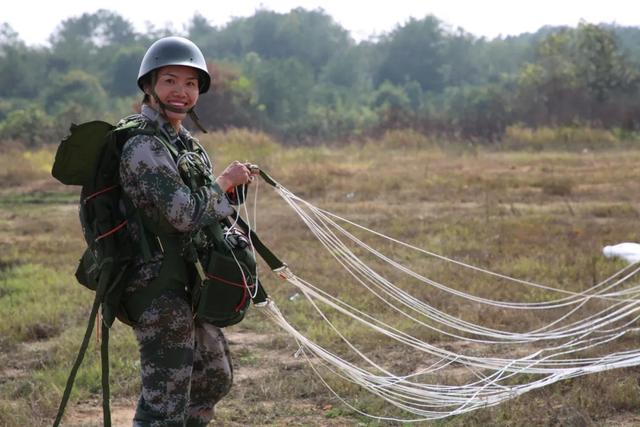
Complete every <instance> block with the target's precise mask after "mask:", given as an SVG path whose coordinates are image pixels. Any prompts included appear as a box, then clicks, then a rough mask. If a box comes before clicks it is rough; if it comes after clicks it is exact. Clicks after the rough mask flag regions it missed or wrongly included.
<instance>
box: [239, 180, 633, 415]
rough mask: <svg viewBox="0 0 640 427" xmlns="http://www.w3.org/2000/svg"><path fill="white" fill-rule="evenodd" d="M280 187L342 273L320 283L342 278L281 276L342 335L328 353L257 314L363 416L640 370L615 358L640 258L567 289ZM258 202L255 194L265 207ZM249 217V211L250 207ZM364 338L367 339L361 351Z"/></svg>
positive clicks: (485, 402)
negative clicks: (443, 270) (434, 267)
mask: <svg viewBox="0 0 640 427" xmlns="http://www.w3.org/2000/svg"><path fill="white" fill-rule="evenodd" d="M274 188H275V191H276V193H277V194H278V195H279V196H280V197H281V198H282V199H283V200H284V201H285V202H286V203H287V204H288V205H289V206H290V208H291V209H292V210H293V211H294V212H295V213H296V214H297V215H298V216H299V218H300V219H301V221H302V223H303V224H304V225H305V226H306V228H308V230H309V231H310V233H311V234H309V236H310V237H311V236H313V238H312V240H313V241H314V242H315V243H316V244H317V243H318V242H319V244H320V245H321V246H323V247H324V248H325V249H326V251H327V252H328V254H330V255H328V257H329V260H331V259H332V258H333V261H335V262H336V263H337V264H336V266H337V268H336V270H335V271H326V272H325V273H324V274H323V275H321V277H324V278H325V279H326V280H327V281H329V282H333V286H331V287H328V286H321V285H317V284H314V283H311V282H310V281H307V280H305V279H303V278H302V277H300V276H298V275H297V274H296V273H295V271H294V270H295V268H294V266H291V267H287V268H285V269H283V270H282V271H280V272H279V275H280V276H281V278H283V279H285V280H286V281H287V282H288V283H290V284H291V285H293V286H294V287H295V288H296V289H295V294H294V295H293V296H292V298H290V299H292V300H293V299H294V298H293V297H296V298H295V302H296V304H297V303H305V304H308V307H309V312H308V314H309V315H311V314H313V315H314V316H316V317H317V319H318V320H319V321H322V323H323V325H322V328H321V330H322V331H323V333H325V334H332V335H333V338H334V339H333V340H325V341H327V342H329V343H330V344H325V345H324V346H323V345H320V344H319V343H318V342H317V341H321V340H318V339H315V340H314V339H311V338H309V337H308V336H305V334H304V333H302V332H300V331H299V330H298V329H297V328H296V327H295V326H294V325H293V324H292V323H294V322H289V321H288V320H287V318H286V316H285V315H283V313H282V312H281V311H280V309H279V308H278V306H277V305H276V303H275V302H274V301H273V300H269V301H268V302H267V303H264V304H262V305H261V308H260V310H261V311H262V312H263V313H265V314H266V315H267V316H268V317H269V318H270V319H271V320H273V321H274V322H275V323H276V324H277V325H279V326H280V327H281V328H282V329H283V330H284V331H286V332H287V333H288V334H289V335H291V336H292V337H293V338H294V339H295V341H296V345H297V346H298V351H297V352H296V356H297V357H303V358H305V359H306V360H307V361H308V362H309V364H310V366H311V367H312V369H313V371H315V373H316V374H317V375H318V377H319V378H320V380H321V381H322V383H324V385H325V386H326V387H328V389H329V390H330V391H331V393H333V394H334V395H335V397H336V398H337V399H339V400H340V401H341V402H342V403H343V404H344V405H346V406H348V407H350V408H351V409H352V410H353V411H355V412H357V413H360V414H362V415H365V416H368V417H373V418H376V419H380V420H389V421H397V422H418V421H425V420H436V419H441V418H445V417H449V416H452V415H457V414H463V413H467V412H470V411H474V410H477V409H480V408H486V407H489V406H494V405H497V404H500V403H502V402H505V401H506V400H508V399H513V398H514V397H517V396H520V395H522V394H523V393H526V392H528V391H532V390H536V389H539V388H541V387H544V386H547V385H550V384H553V383H556V382H558V381H561V380H565V379H569V378H575V377H579V376H582V375H586V374H590V373H596V372H603V371H607V370H611V369H617V368H623V367H630V366H636V365H639V364H640V349H637V348H636V349H631V350H625V351H617V352H613V353H611V352H610V351H611V348H612V347H613V346H612V343H613V342H614V341H616V342H618V341H620V340H622V339H623V337H625V336H627V337H628V336H631V335H632V334H634V333H635V332H637V330H638V327H637V323H636V322H637V321H638V318H639V317H640V299H639V298H638V295H639V294H640V285H637V284H633V282H634V281H633V280H630V279H631V278H632V277H633V276H635V275H636V274H637V273H638V271H639V270H640V264H636V263H633V262H631V263H629V264H628V265H627V266H626V267H624V268H622V269H621V270H619V271H617V272H615V273H614V274H612V275H611V276H609V277H607V278H605V279H604V280H602V281H600V282H599V283H596V284H594V285H593V286H590V287H589V288H588V289H585V290H582V291H579V292H575V291H568V290H563V289H559V288H554V287H551V286H546V285H544V284H540V283H534V282H531V281H527V280H521V279H517V278H512V277H509V276H506V275H503V274H500V273H496V272H493V271H489V270H487V269H483V268H480V267H477V266H473V265H470V264H467V263H464V262H461V261H459V260H455V259H452V258H448V257H444V256H442V255H438V254H436V253H433V252H430V251H428V250H425V249H421V248H419V247H417V246H414V245H411V244H408V243H404V242H402V241H400V240H397V239H394V238H392V237H389V236H387V235H384V234H382V233H379V232H377V231H374V230H372V229H369V228H367V227H364V226H362V225H359V224H357V223H355V222H354V221H351V220H348V219H346V218H343V217H340V216H338V215H336V214H333V213H331V212H329V211H327V210H324V209H320V208H318V207H316V206H314V205H312V204H311V203H309V202H307V201H305V200H303V199H302V198H300V197H298V196H296V195H295V194H293V193H292V192H290V191H289V190H287V189H286V188H284V187H283V186H282V185H280V184H278V183H276V185H275V186H274ZM257 194H258V191H257V188H256V190H255V203H256V204H257ZM254 209H255V206H254ZM245 213H246V214H247V215H249V212H248V211H247V208H246V205H245ZM253 217H254V219H253V221H250V223H253V224H252V225H251V226H252V227H255V210H254V213H253ZM316 240H317V241H316ZM370 240H375V241H376V242H381V243H382V244H380V245H376V246H383V247H384V248H385V252H387V254H385V253H383V252H382V251H381V250H379V249H376V248H374V247H373V246H372V245H370V243H367V242H368V241H370ZM305 244H306V243H305ZM637 247H638V248H640V246H637ZM615 249H616V248H611V247H607V248H605V255H609V256H610V255H612V254H613V255H615ZM618 249H619V248H618ZM623 249H625V248H623ZM626 249H629V248H626ZM631 249H634V248H631ZM305 251H306V249H305ZM407 254H413V255H412V256H407ZM622 255H623V256H624V254H622ZM633 256H634V255H633V254H632V255H631V260H632V261H635V260H636V259H633ZM635 256H636V257H637V256H638V254H635ZM315 258H317V256H316V254H315V253H314V259H315ZM405 259H418V260H419V261H418V263H424V262H428V261H431V262H438V263H443V264H446V265H447V266H448V267H450V268H452V269H454V270H456V271H458V272H466V274H469V275H471V277H476V276H477V277H476V278H475V279H474V278H472V279H469V280H481V281H482V283H483V286H485V287H486V286H495V287H496V288H497V287H502V288H505V287H521V288H522V291H518V292H516V295H523V298H522V300H521V301H509V300H506V299H508V298H504V300H497V299H492V298H487V297H486V296H485V297H483V296H481V294H482V292H464V291H461V290H460V289H459V287H458V289H456V287H454V286H447V285H446V284H444V283H441V282H439V281H437V280H434V279H431V278H429V277H426V275H425V273H424V272H419V271H417V270H420V268H415V266H414V265H411V266H409V265H407V264H411V263H407V262H405ZM638 259H640V258H638ZM333 261H332V262H333ZM338 270H339V271H340V272H341V274H338V273H337V271H338ZM453 277H460V278H462V277H464V276H462V275H459V276H456V275H454V276H453ZM343 280H345V282H344V283H343V282H342V281H343ZM461 280H463V279H461ZM336 281H339V282H340V283H338V284H337V286H336V283H335V282H336ZM399 283H401V284H406V283H410V284H411V285H412V286H413V288H412V289H413V290H416V289H417V290H419V292H417V293H419V294H420V295H423V297H422V298H418V297H416V296H413V295H412V293H416V292H409V291H407V288H408V287H407V286H402V285H399ZM323 288H325V289H323ZM327 288H331V289H333V290H334V291H333V292H329V291H328V290H327ZM335 289H340V290H341V291H343V292H336V291H335ZM471 289H475V288H473V287H471ZM511 289H512V288H511ZM430 292H435V293H439V294H440V295H444V296H445V300H449V302H450V303H449V305H448V307H451V308H455V310H449V311H450V312H451V311H454V312H455V313H454V314H451V313H450V314H448V313H447V310H446V307H447V304H444V305H445V309H443V308H442V307H439V308H436V307H435V306H434V305H435V304H431V305H430V304H429V303H428V300H429V298H428V297H424V295H429V293H430ZM498 294H500V293H499V292H498ZM346 295H350V296H352V298H345V296H346ZM532 295H533V296H532ZM346 300H348V301H346ZM460 307H473V310H472V311H473V313H475V315H471V316H466V320H465V316H462V315H460V313H461V308H460ZM490 312H491V313H497V315H498V316H504V317H505V318H508V319H511V320H510V321H507V322H502V323H500V322H498V324H500V325H504V326H503V327H499V328H498V327H495V325H494V326H493V327H488V326H483V325H482V324H476V323H483V322H482V320H483V316H482V314H483V313H490ZM305 316H306V315H305ZM520 318H522V319H524V318H526V319H529V320H528V323H526V324H530V323H531V319H534V320H535V321H536V323H535V327H533V328H532V330H518V329H527V328H522V327H520V328H518V326H519V325H518V323H519V322H518V321H517V319H520ZM470 319H473V320H474V321H471V320H470ZM493 319H494V320H493V321H494V323H495V318H493ZM514 319H515V320H514ZM484 323H485V324H486V323H489V322H484ZM354 331H355V332H354ZM358 331H360V332H358ZM361 331H367V332H366V333H368V334H370V335H366V336H367V337H368V338H366V339H365V340H364V341H366V342H365V343H364V344H363V342H362V341H363V340H362V332H361ZM358 334H360V337H359V338H360V339H357V338H358ZM306 335H310V334H309V333H307V334H306ZM316 335H317V333H316ZM354 335H355V339H354ZM371 337H375V338H371ZM434 337H436V338H434ZM629 341H630V342H632V340H629ZM372 342H379V343H380V346H381V347H383V348H384V349H387V350H388V351H387V352H386V357H385V352H384V351H383V352H382V353H383V354H382V355H380V351H379V350H380V349H379V348H378V351H377V352H376V354H377V356H372V355H371V354H369V350H371V348H372V347H371V346H372V345H373V344H372ZM430 342H431V343H430ZM434 343H435V344H438V345H434ZM327 347H331V348H327ZM618 347H624V346H618ZM636 347H637V346H636ZM405 359H406V360H405ZM402 360H405V362H406V363H401V361H402ZM344 381H346V382H347V383H350V384H356V385H357V386H359V387H361V388H362V389H364V390H366V391H368V392H369V393H371V394H372V395H374V397H375V396H377V398H380V399H383V400H384V401H386V402H388V404H390V405H393V406H395V407H397V408H399V409H400V411H398V410H396V411H393V413H392V415H389V414H388V413H387V412H389V411H385V413H383V414H380V413H370V412H367V410H365V409H362V408H360V407H359V406H362V405H359V404H358V402H354V401H353V399H349V398H346V397H343V394H344V389H342V390H339V388H340V387H336V384H339V383H340V382H344ZM341 391H342V392H341ZM379 407H380V406H377V407H376V408H379ZM382 407H384V405H382ZM376 410H377V409H376Z"/></svg>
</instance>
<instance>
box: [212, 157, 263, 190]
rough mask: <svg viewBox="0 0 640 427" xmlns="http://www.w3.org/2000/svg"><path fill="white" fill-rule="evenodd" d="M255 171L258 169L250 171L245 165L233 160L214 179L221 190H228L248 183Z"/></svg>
mask: <svg viewBox="0 0 640 427" xmlns="http://www.w3.org/2000/svg"><path fill="white" fill-rule="evenodd" d="M257 173H259V171H258V172H255V173H252V171H251V169H250V168H249V167H248V166H247V165H245V164H243V163H240V162H239V161H237V160H234V161H233V162H231V164H229V166H227V167H226V168H225V169H224V170H223V171H222V173H221V174H220V176H218V178H217V179H216V182H217V183H218V185H219V186H220V188H222V190H223V191H228V190H230V189H231V188H233V187H236V186H238V185H242V184H248V183H250V182H251V180H252V178H253V176H254V175H256V174H257Z"/></svg>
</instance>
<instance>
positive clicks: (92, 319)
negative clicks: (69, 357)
mask: <svg viewBox="0 0 640 427" xmlns="http://www.w3.org/2000/svg"><path fill="white" fill-rule="evenodd" d="M110 272H111V271H110V268H107V271H106V273H110ZM110 276H111V274H103V275H101V277H100V283H98V288H97V289H96V297H95V298H94V300H93V307H91V314H90V315H89V323H88V325H87V330H86V331H85V333H84V338H83V339H82V344H80V350H79V351H78V355H77V356H76V360H75V362H74V363H73V367H72V368H71V373H70V374H69V378H67V384H66V386H65V388H64V393H63V394H62V400H61V401H60V406H59V407H58V413H57V414H56V419H55V420H54V422H53V427H58V426H59V425H60V422H61V421H62V416H63V415H64V410H65V408H66V406H67V402H68V401H69V396H71V390H72V389H73V383H74V382H75V380H76V375H77V374H78V369H80V365H81V364H82V360H83V359H84V355H85V353H86V352H87V347H88V346H89V341H90V340H91V333H92V332H93V328H94V326H95V324H96V317H97V315H98V309H99V308H100V303H101V302H102V299H103V298H104V292H105V290H106V289H107V286H108V281H109V279H110V278H111V277H110ZM108 331H109V328H108V327H107V326H106V325H105V324H104V323H102V333H103V337H106V344H105V341H103V342H102V351H104V352H105V355H106V351H107V346H108V344H109V332H108ZM103 340H104V338H103ZM102 363H103V366H102V369H103V371H102V372H103V375H102V386H103V412H104V415H103V418H104V421H105V424H104V427H111V421H110V420H111V414H110V409H109V398H108V395H109V385H108V383H109V376H108V375H109V371H108V363H109V362H108V359H107V360H106V361H105V358H104V357H103V359H102ZM105 363H106V367H107V372H106V374H107V376H106V379H105V375H104V373H105V371H104V369H105ZM105 381H106V383H107V388H106V396H107V398H106V400H105V399H104V397H105V394H104V390H105V389H104V386H105ZM105 401H106V406H105ZM107 421H109V423H108V424H107Z"/></svg>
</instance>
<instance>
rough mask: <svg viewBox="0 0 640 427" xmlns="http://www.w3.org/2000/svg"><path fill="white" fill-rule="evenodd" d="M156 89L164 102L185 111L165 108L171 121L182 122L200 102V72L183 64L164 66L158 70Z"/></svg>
mask: <svg viewBox="0 0 640 427" xmlns="http://www.w3.org/2000/svg"><path fill="white" fill-rule="evenodd" d="M155 89H156V94H157V95H158V98H159V99H160V101H161V102H162V103H164V104H167V105H171V106H173V107H177V108H179V109H181V110H182V111H184V112H183V113H177V112H174V111H169V110H165V114H166V116H167V120H169V122H171V123H172V124H174V125H176V124H180V123H182V120H184V118H185V117H186V115H187V113H186V112H187V111H188V110H189V109H191V108H192V107H193V106H194V105H196V102H198V95H199V92H200V89H199V86H198V72H197V71H196V70H195V69H194V68H191V67H184V66H182V65H169V66H166V67H162V68H160V69H159V70H158V76H157V81H156V88H155Z"/></svg>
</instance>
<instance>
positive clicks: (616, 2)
mask: <svg viewBox="0 0 640 427" xmlns="http://www.w3.org/2000/svg"><path fill="white" fill-rule="evenodd" d="M296 7H303V8H305V9H310V10H312V9H319V8H321V9H323V10H324V11H325V12H326V13H328V14H329V15H331V16H332V17H333V19H334V20H335V21H336V22H337V23H339V24H340V25H341V26H342V27H344V28H345V29H347V30H348V31H349V32H350V33H351V35H352V37H353V38H354V39H356V40H358V41H360V40H365V39H368V38H369V37H371V36H376V35H381V34H384V33H388V32H390V31H392V30H393V29H394V28H395V27H396V26H398V25H402V24H403V23H405V22H406V21H408V20H409V19H410V18H411V17H413V18H416V19H421V18H423V17H425V16H426V15H429V14H433V15H435V16H436V17H438V18H439V19H440V20H442V21H444V23H445V24H446V25H448V26H449V27H450V28H452V29H456V28H458V27H461V28H463V29H464V30H466V31H467V32H470V33H472V34H474V35H476V36H479V37H480V36H484V37H487V38H494V37H498V36H507V35H515V34H521V33H524V32H534V31H536V30H537V29H538V28H540V27H542V26H544V25H554V26H555V25H569V26H573V27H575V26H576V25H577V24H578V23H579V22H580V21H581V20H584V21H586V22H590V23H616V24H619V25H625V26H638V27H640V1H638V0H581V1H580V0H526V1H522V0H392V1H389V0H383V1H380V2H373V1H369V2H359V1H353V0H351V1H349V0H324V1H313V0H263V1H247V0H227V1H220V0H183V1H180V2H171V1H170V0H162V1H158V2H157V6H155V7H154V6H153V3H152V2H149V1H145V0H109V1H104V0H57V1H51V0H49V1H35V0H17V1H10V2H5V4H4V5H3V6H2V8H1V9H0V23H2V22H6V23H8V24H9V25H10V26H11V27H12V28H13V29H14V30H15V31H16V32H18V34H19V37H20V39H22V40H23V41H25V42H26V43H27V44H29V45H32V46H35V45H47V40H48V38H49V36H50V35H51V34H52V33H53V32H54V31H55V29H56V27H57V26H58V25H59V24H60V23H61V22H62V21H63V20H64V19H66V18H68V17H73V16H79V15H81V14H82V13H84V12H89V13H92V12H95V11H97V10H98V9H108V10H112V11H114V12H117V13H119V14H120V15H122V16H123V17H125V18H126V19H128V20H129V21H131V22H132V23H133V25H134V27H135V29H136V30H137V31H138V32H144V30H145V29H146V28H148V26H149V24H151V25H153V26H154V27H155V28H165V27H170V28H173V29H174V30H175V31H176V34H184V29H185V25H186V24H187V22H188V21H189V20H190V19H191V18H192V17H193V16H194V14H195V13H200V14H201V15H203V16H204V17H205V18H206V19H207V20H209V22H210V23H211V24H212V25H216V26H223V25H225V24H226V23H227V22H229V21H230V20H231V19H232V18H233V17H242V16H251V15H253V14H254V13H255V11H256V10H258V9H268V10H273V11H276V12H281V13H286V12H288V11H289V10H291V9H294V8H296Z"/></svg>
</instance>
